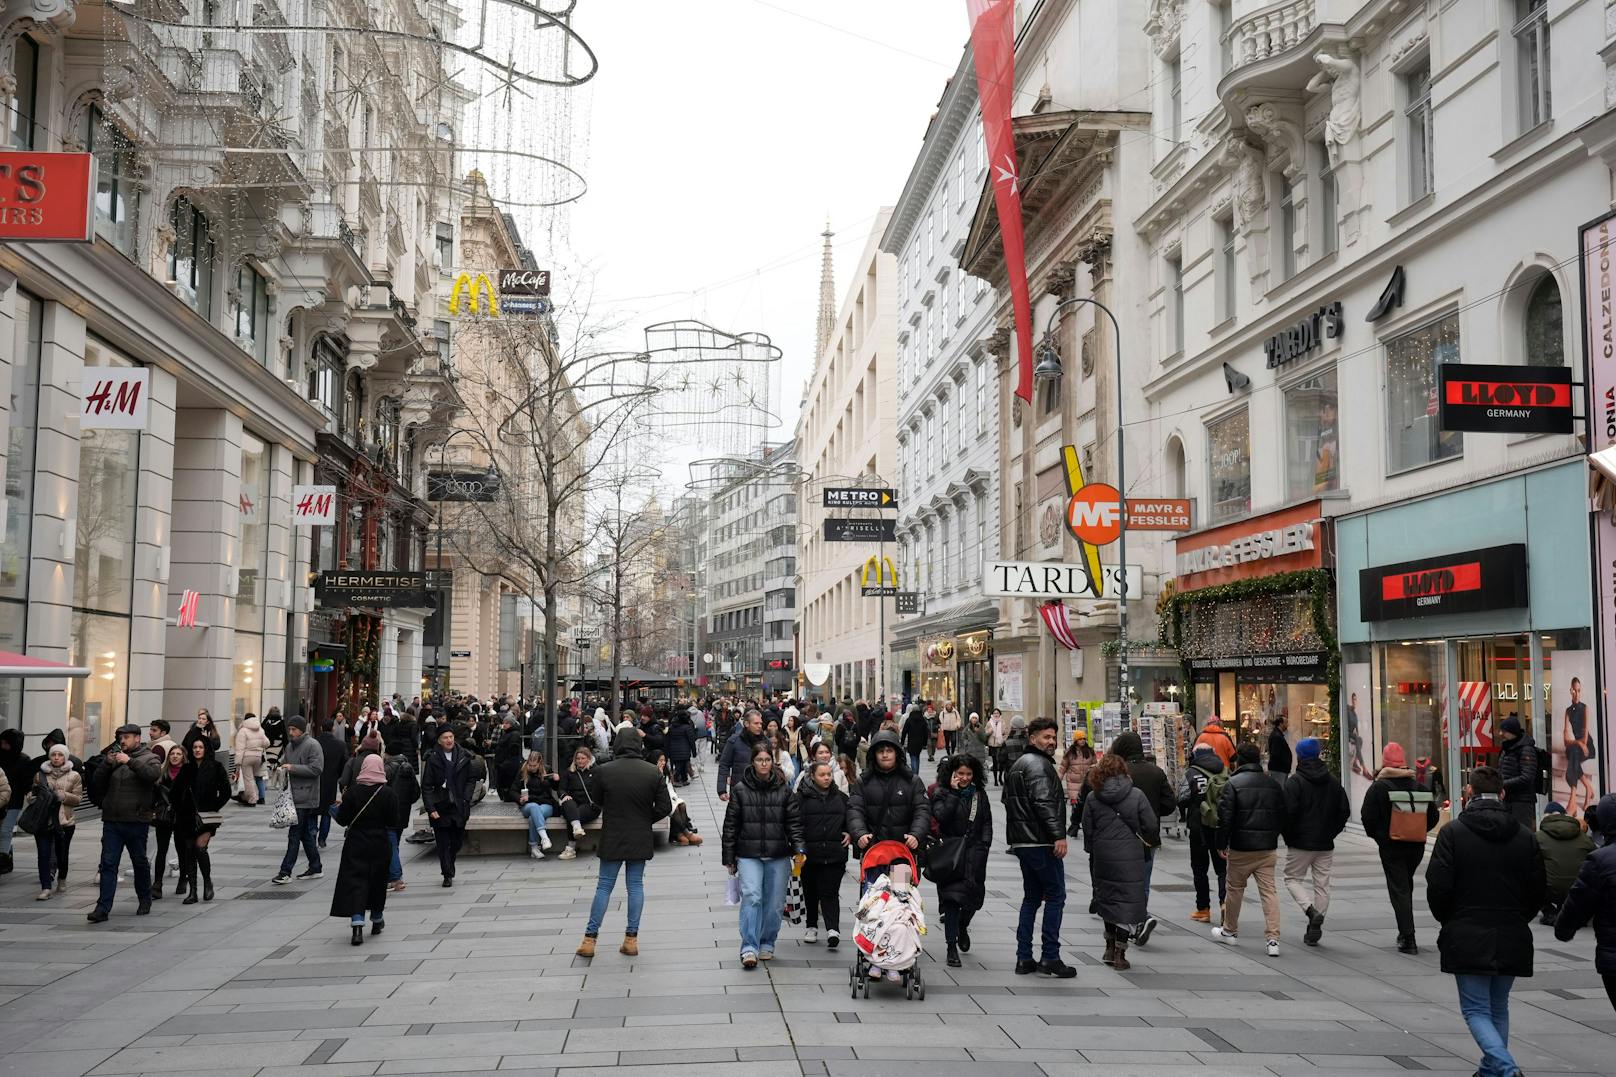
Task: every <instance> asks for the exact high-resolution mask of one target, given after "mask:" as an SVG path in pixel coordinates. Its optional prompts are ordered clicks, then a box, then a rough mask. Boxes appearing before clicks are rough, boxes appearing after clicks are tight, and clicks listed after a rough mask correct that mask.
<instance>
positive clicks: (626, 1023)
mask: <svg viewBox="0 0 1616 1077" xmlns="http://www.w3.org/2000/svg"><path fill="white" fill-rule="evenodd" d="M619 1020H621V1021H622V1022H623V1027H625V1028H654V1027H662V1026H667V1025H727V1024H730V1023H731V1018H730V1015H729V1014H727V1013H676V1014H655V1015H651V1014H647V1015H645V1016H642V1017H624V1018H619ZM741 1020H743V1021H745V1022H747V1023H748V1024H756V1023H757V1022H759V1021H763V1020H765V1015H763V1014H759V1013H750V1014H743V1015H741ZM774 1020H776V1021H778V1018H776V1019H774ZM781 1024H782V1026H783V1022H781Z"/></svg>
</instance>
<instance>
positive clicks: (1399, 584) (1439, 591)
mask: <svg viewBox="0 0 1616 1077" xmlns="http://www.w3.org/2000/svg"><path fill="white" fill-rule="evenodd" d="M1526 604H1527V593H1526V546H1525V545H1524V544H1523V543H1515V544H1513V545H1509V546H1490V547H1488V548H1487V549H1485V550H1469V551H1467V552H1465V553H1455V554H1448V555H1447V556H1445V557H1428V558H1423V559H1421V560H1419V561H1404V562H1401V563H1399V564H1395V565H1380V566H1378V567H1375V568H1366V569H1364V570H1363V571H1362V572H1360V573H1359V574H1358V612H1359V616H1360V617H1362V619H1363V620H1365V621H1390V620H1396V619H1398V618H1403V617H1424V616H1427V615H1429V614H1433V613H1475V612H1477V611H1479V610H1500V609H1520V608H1522V607H1524V606H1525V605H1526Z"/></svg>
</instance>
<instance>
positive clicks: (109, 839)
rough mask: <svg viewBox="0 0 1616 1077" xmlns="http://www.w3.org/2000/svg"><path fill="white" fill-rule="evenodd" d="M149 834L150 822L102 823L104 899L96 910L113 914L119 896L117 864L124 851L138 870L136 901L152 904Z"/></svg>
mask: <svg viewBox="0 0 1616 1077" xmlns="http://www.w3.org/2000/svg"><path fill="white" fill-rule="evenodd" d="M150 833H151V824H149V823H108V822H103V823H102V824H101V896H100V897H99V898H98V899H97V900H96V903H95V907H96V908H97V909H99V910H101V911H102V912H111V911H112V899H113V898H115V897H117V896H118V862H119V861H121V860H122V859H123V854H124V851H125V850H128V852H129V863H130V865H131V866H132V867H133V868H134V869H135V898H136V899H137V900H138V901H139V902H140V903H141V904H142V905H150V904H151V899H152V898H151V862H150V861H149V860H147V859H146V838H147V836H148V835H149V834H150Z"/></svg>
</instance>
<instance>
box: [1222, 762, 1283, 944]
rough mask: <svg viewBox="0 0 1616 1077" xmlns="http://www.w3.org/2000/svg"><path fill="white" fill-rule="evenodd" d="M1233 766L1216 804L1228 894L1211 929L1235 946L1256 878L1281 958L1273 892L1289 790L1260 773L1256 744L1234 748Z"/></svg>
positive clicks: (1266, 926)
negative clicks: (1243, 902)
mask: <svg viewBox="0 0 1616 1077" xmlns="http://www.w3.org/2000/svg"><path fill="white" fill-rule="evenodd" d="M1234 763H1235V768H1234V773H1233V774H1231V775H1230V776H1229V784H1227V785H1225V786H1224V787H1223V795H1222V797H1220V798H1219V800H1218V836H1217V849H1218V855H1219V856H1222V857H1225V858H1226V859H1227V860H1228V861H1229V895H1228V899H1227V900H1225V901H1224V903H1223V923H1222V924H1221V925H1220V926H1218V927H1214V928H1213V929H1212V937H1213V938H1214V939H1216V940H1217V941H1218V942H1226V943H1228V944H1229V945H1231V946H1232V945H1234V942H1235V939H1236V938H1238V937H1239V935H1240V901H1241V899H1242V898H1243V897H1245V894H1246V880H1247V879H1249V878H1252V877H1255V878H1256V880H1257V893H1258V895H1259V896H1260V897H1261V898H1262V908H1263V934H1264V936H1265V938H1266V941H1267V950H1268V956H1269V957H1278V956H1279V892H1278V891H1277V890H1275V889H1274V864H1275V862H1276V861H1277V860H1278V859H1279V852H1278V850H1279V835H1280V833H1281V832H1282V831H1284V829H1285V790H1284V789H1283V788H1282V787H1281V786H1280V784H1279V783H1278V782H1277V781H1275V780H1274V779H1273V777H1272V776H1271V775H1270V774H1268V773H1267V772H1266V771H1264V770H1263V769H1262V752H1260V751H1258V749H1257V746H1256V745H1255V744H1250V743H1247V744H1242V745H1240V747H1239V748H1237V749H1235V753H1234Z"/></svg>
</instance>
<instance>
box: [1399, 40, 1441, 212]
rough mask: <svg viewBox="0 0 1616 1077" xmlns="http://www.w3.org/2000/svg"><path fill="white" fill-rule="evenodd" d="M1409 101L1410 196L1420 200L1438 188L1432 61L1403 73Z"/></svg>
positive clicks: (1406, 121) (1405, 119) (1405, 118)
mask: <svg viewBox="0 0 1616 1077" xmlns="http://www.w3.org/2000/svg"><path fill="white" fill-rule="evenodd" d="M1403 86H1404V89H1405V92H1406V94H1407V100H1408V104H1407V105H1405V106H1404V107H1403V122H1404V124H1405V133H1406V137H1407V139H1408V200H1409V201H1410V202H1417V201H1419V200H1420V199H1421V198H1424V197H1425V196H1426V195H1428V194H1430V193H1431V192H1432V191H1433V190H1434V189H1435V175H1436V142H1435V137H1434V133H1433V128H1434V125H1433V123H1432V115H1431V61H1430V60H1429V59H1427V60H1426V61H1425V62H1424V63H1423V64H1421V65H1420V66H1419V67H1417V68H1415V69H1414V70H1412V71H1410V72H1409V73H1408V74H1407V75H1404V76H1403Z"/></svg>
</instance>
